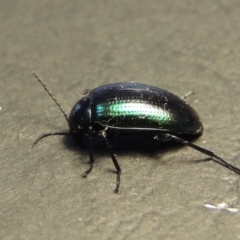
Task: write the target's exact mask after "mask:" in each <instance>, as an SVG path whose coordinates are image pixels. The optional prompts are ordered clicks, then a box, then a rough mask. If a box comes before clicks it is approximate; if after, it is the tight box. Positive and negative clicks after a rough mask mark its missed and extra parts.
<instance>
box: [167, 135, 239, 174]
mask: <svg viewBox="0 0 240 240" xmlns="http://www.w3.org/2000/svg"><path fill="white" fill-rule="evenodd" d="M163 136H165V137H166V138H167V139H169V140H170V139H172V140H174V141H176V142H180V143H182V144H185V145H188V146H189V147H191V148H194V149H196V150H197V151H199V152H201V153H203V154H205V155H208V156H210V157H211V158H212V160H213V161H214V162H216V163H218V164H221V165H222V166H224V167H226V168H228V169H230V170H231V171H233V172H235V173H237V174H239V175H240V169H239V168H237V167H235V166H233V165H231V164H230V163H228V162H226V161H225V160H223V159H222V158H220V157H219V156H217V155H216V154H215V153H214V152H211V151H209V150H207V149H205V148H202V147H199V146H197V145H195V144H193V143H190V142H188V141H186V140H184V139H182V138H179V137H177V136H175V135H171V134H168V133H166V134H163Z"/></svg>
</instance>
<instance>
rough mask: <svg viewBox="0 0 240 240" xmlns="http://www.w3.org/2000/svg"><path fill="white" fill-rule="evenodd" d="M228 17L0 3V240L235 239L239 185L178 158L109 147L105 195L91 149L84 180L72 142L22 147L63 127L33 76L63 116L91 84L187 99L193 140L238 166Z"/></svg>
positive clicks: (208, 5) (147, 8)
mask: <svg viewBox="0 0 240 240" xmlns="http://www.w3.org/2000/svg"><path fill="white" fill-rule="evenodd" d="M239 16H240V8H239V2H238V1H236V0H228V1H225V0H221V1H217V0H213V1H207V0H204V1H188V0H183V1H174V0H170V1H159V0H148V1H142V0H132V1H129V0H121V1H111V0H100V1H93V0H88V1H84V0H80V1H77V0H72V1H64V0H58V1H57V0H53V1H47V0H44V1H36V0H33V1H27V0H20V1H7V0H2V1H1V2H0V31H1V35H0V46H1V47H0V63H1V64H0V126H1V130H0V138H1V140H0V141H1V144H0V153H1V154H0V164H1V169H0V171H1V172H0V189H1V194H0V204H1V206H0V224H1V226H0V238H1V239H4V240H5V239H185V240H188V239H189V240H190V239H191V240H192V239H193V238H194V239H195V240H198V239H199V240H200V239H201V240H203V239H207V240H209V239H240V224H239V222H240V215H239V213H238V211H240V203H239V197H240V189H239V181H240V176H238V175H237V174H234V173H232V172H230V171H229V170H227V169H225V168H223V167H221V166H220V165H217V164H215V163H213V162H210V161H199V160H204V159H205V156H204V155H202V154H201V153H198V152H196V151H194V150H192V149H190V148H187V147H184V148H181V147H180V146H173V147H171V146H169V145H163V144H155V143H152V142H151V141H144V140H141V139H137V140H136V139H127V140H126V139H124V138H117V137H116V138H113V139H112V142H113V148H114V151H115V152H116V154H117V157H118V159H119V163H120V165H121V167H122V169H123V174H122V185H121V191H122V194H119V195H116V194H113V193H112V190H113V189H114V186H115V177H116V176H115V175H114V174H113V173H111V170H113V169H114V166H113V165H112V163H111V160H110V157H109V155H108V153H107V151H106V148H105V146H104V144H102V143H101V142H97V143H96V145H95V156H96V159H97V161H96V164H95V168H94V170H93V172H92V174H91V175H89V177H88V178H87V179H82V178H81V173H83V172H84V170H86V169H87V167H88V165H87V164H86V162H87V160H88V151H87V147H86V144H84V145H83V146H80V147H78V146H77V145H76V144H75V143H74V141H73V140H72V139H71V138H63V137H52V138H48V139H45V140H43V141H42V142H40V143H39V144H38V145H37V146H36V147H35V148H34V149H30V148H29V146H30V145H31V144H32V143H33V141H34V140H35V139H36V137H38V136H39V135H40V134H42V133H44V132H51V131H64V130H67V129H68V126H67V123H66V121H65V120H64V118H63V116H62V114H61V112H60V111H59V109H58V108H57V107H56V106H55V104H54V103H53V102H52V100H51V99H50V98H49V97H48V96H47V94H46V92H44V90H43V88H42V87H41V86H40V85H39V83H37V81H36V80H35V78H34V77H33V75H32V72H33V71H36V72H37V73H38V75H39V76H41V77H42V78H43V79H44V81H45V82H46V83H47V85H48V87H49V89H51V91H52V92H53V93H54V95H55V96H56V98H57V99H58V100H59V102H60V103H61V105H62V107H63V108H64V109H66V111H67V112H69V111H70V110H71V108H72V106H73V104H74V103H75V102H76V101H77V100H78V99H79V98H80V97H81V96H82V93H83V92H84V90H85V89H91V88H94V87H96V86H99V85H101V84H105V83H112V82H122V81H135V82H140V83H148V84H152V85H155V86H158V87H161V88H164V89H168V90H170V91H172V92H174V93H176V94H178V95H180V96H182V95H184V94H186V93H187V92H189V91H191V90H194V91H195V94H194V95H192V96H191V97H190V99H189V100H188V101H189V103H190V104H191V105H192V106H193V107H194V108H195V109H196V110H197V112H198V113H199V115H200V116H201V119H202V122H203V124H204V128H205V131H204V134H203V135H202V137H201V138H199V139H198V140H196V142H195V143H196V144H198V145H200V146H203V147H206V148H208V149H210V150H212V151H215V152H216V153H217V154H219V155H220V156H222V157H223V158H224V159H226V160H228V161H229V162H231V163H232V164H234V165H237V166H239V167H240V111H239V110H240V106H239V100H240V81H239V78H240V68H239V66H240V44H239V39H240V31H239V27H240V21H239ZM109 170H110V171H109ZM207 204H208V205H207ZM219 204H220V205H219ZM204 205H205V206H204ZM214 207H215V209H210V208H214ZM217 208H218V209H217ZM234 211H236V212H235V213H234Z"/></svg>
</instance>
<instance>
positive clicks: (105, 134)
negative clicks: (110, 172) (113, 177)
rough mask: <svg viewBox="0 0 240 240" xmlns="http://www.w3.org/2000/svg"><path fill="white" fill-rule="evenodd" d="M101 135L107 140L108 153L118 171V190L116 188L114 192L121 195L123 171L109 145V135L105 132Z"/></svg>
mask: <svg viewBox="0 0 240 240" xmlns="http://www.w3.org/2000/svg"><path fill="white" fill-rule="evenodd" d="M100 134H101V135H102V137H103V138H104V139H105V142H106V145H107V147H108V151H109V152H110V155H111V158H112V161H113V164H114V166H115V168H116V170H117V172H116V173H117V182H116V188H115V190H114V192H115V193H119V187H120V175H121V171H122V170H121V168H120V166H119V164H118V161H117V159H116V156H115V154H114V153H113V151H112V147H111V145H110V143H109V141H108V139H107V133H106V131H105V130H103V131H101V132H100Z"/></svg>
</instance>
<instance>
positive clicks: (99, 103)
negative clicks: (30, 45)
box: [33, 73, 240, 193]
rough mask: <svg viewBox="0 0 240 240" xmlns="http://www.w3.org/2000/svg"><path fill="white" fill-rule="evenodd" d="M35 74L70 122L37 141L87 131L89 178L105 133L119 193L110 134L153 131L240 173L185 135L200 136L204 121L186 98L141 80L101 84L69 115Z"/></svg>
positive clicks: (118, 170) (155, 137) (119, 172)
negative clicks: (99, 140) (95, 146)
mask: <svg viewBox="0 0 240 240" xmlns="http://www.w3.org/2000/svg"><path fill="white" fill-rule="evenodd" d="M34 76H35V77H36V78H37V80H38V81H39V82H40V84H41V85H42V86H43V87H44V89H45V90H46V92H47V93H48V94H49V95H50V97H51V98H52V99H53V100H54V102H55V103H56V104H57V106H58V107H59V109H60V110H61V111H62V113H63V115H64V117H65V118H66V120H67V122H68V124H69V128H70V130H69V132H54V133H45V134H43V135H42V136H40V137H39V138H38V139H37V140H36V141H35V142H34V143H33V146H34V145H35V144H37V143H38V142H39V141H40V140H41V139H43V138H45V137H48V136H53V135H72V136H74V137H76V138H79V137H80V136H81V135H82V134H85V135H86V136H87V137H88V140H89V158H90V167H89V169H88V170H87V171H86V172H84V173H83V175H82V176H83V177H84V178H85V177H86V176H87V175H88V174H89V173H90V172H91V171H92V168H93V164H94V157H93V147H92V141H93V137H94V136H96V135H100V136H102V138H103V139H104V140H105V142H106V145H107V147H108V150H109V153H110V155H111V158H112V161H113V164H114V166H115V168H116V173H117V182H116V188H115V190H114V192H116V193H118V192H119V187H120V175H121V168H120V166H119V164H118V161H117V159H116V156H115V154H114V153H113V151H112V148H111V145H110V144H109V141H108V133H109V132H111V133H116V132H117V133H134V134H140V135H144V134H148V135H149V134H152V137H153V139H156V140H160V141H169V140H173V141H176V142H179V143H182V144H185V145H188V146H189V147H191V148H194V149H196V150H197V151H199V152H201V153H203V154H205V155H208V156H210V157H211V158H212V160H213V161H214V162H216V163H219V164H221V165H222V166H224V167H226V168H228V169H230V170H232V171H234V172H235V173H237V174H239V175H240V169H239V168H237V167H235V166H233V165H231V164H229V163H228V162H226V161H225V160H223V159H222V158H220V157H219V156H217V155H216V154H215V153H213V152H211V151H209V150H207V149H205V148H202V147H199V146H197V145H195V144H193V143H191V142H189V141H187V140H185V139H184V136H194V135H195V136H200V135H201V134H202V132H203V127H202V123H201V121H200V119H199V116H198V114H197V113H196V111H195V110H194V109H193V108H192V107H191V106H190V105H188V104H187V103H186V102H185V101H184V100H183V99H181V98H179V97H178V96H176V95H174V94H173V93H171V92H168V91H166V90H163V89H160V88H157V87H153V86H150V85H146V84H139V83H113V84H108V85H103V86H100V87H97V88H95V89H93V90H92V91H90V92H89V93H88V94H87V95H86V96H84V97H83V98H82V99H80V100H79V101H78V102H77V103H76V104H75V106H74V107H73V109H72V111H71V113H70V115H69V116H68V115H67V114H66V113H65V112H64V111H63V109H62V107H61V106H60V104H59V103H58V101H57V100H56V99H55V97H54V96H53V95H52V94H51V93H50V91H49V90H48V89H47V87H46V85H45V84H44V83H43V81H42V80H41V79H40V78H39V77H38V76H37V75H36V73H34Z"/></svg>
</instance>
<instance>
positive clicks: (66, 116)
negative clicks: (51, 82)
mask: <svg viewBox="0 0 240 240" xmlns="http://www.w3.org/2000/svg"><path fill="white" fill-rule="evenodd" d="M33 75H34V77H35V78H36V79H37V80H38V82H39V83H40V84H41V85H42V86H43V88H44V89H45V91H46V92H47V93H48V95H49V96H50V97H51V98H52V100H53V101H54V102H55V103H56V104H57V106H58V107H59V109H60V110H61V112H62V113H63V115H64V117H65V118H66V120H67V122H68V115H67V114H66V113H65V112H64V110H63V109H62V107H61V105H60V104H59V102H58V101H57V99H56V98H55V97H54V96H53V95H52V93H51V92H50V91H49V90H48V88H47V86H46V84H45V83H44V82H43V81H42V80H41V79H40V78H39V77H38V76H37V74H36V73H35V72H33ZM56 135H61V134H56ZM39 140H40V139H39Z"/></svg>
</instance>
